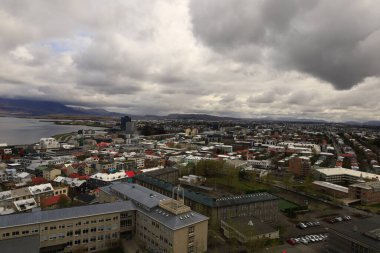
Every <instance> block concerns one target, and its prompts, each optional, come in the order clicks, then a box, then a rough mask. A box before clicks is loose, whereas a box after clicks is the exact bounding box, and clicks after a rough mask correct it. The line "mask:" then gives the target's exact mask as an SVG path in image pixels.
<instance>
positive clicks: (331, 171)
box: [317, 168, 380, 180]
mask: <svg viewBox="0 0 380 253" xmlns="http://www.w3.org/2000/svg"><path fill="white" fill-rule="evenodd" d="M317 171H318V172H319V173H321V174H324V175H326V176H338V175H349V176H353V177H358V178H360V177H362V178H369V179H377V180H380V175H377V174H373V173H368V172H363V171H357V170H350V169H345V168H324V169H317Z"/></svg>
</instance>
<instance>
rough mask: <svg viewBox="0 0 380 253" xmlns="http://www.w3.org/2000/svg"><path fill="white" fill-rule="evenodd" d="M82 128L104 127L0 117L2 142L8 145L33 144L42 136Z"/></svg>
mask: <svg viewBox="0 0 380 253" xmlns="http://www.w3.org/2000/svg"><path fill="white" fill-rule="evenodd" d="M80 129H97V130H101V129H104V128H97V127H90V126H79V125H55V124H54V122H46V121H41V120H39V119H27V118H13V117H0V143H7V144H8V145H18V144H32V143H36V142H38V141H39V140H40V138H42V137H50V136H53V135H57V134H62V133H69V132H77V131H78V130H80Z"/></svg>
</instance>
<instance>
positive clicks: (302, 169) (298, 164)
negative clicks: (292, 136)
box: [288, 156, 311, 177]
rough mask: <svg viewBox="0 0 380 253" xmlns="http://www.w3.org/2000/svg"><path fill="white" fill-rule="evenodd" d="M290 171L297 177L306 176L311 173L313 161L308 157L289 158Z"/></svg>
mask: <svg viewBox="0 0 380 253" xmlns="http://www.w3.org/2000/svg"><path fill="white" fill-rule="evenodd" d="M288 170H289V172H290V173H292V174H294V175H295V176H297V177H305V176H308V175H309V174H310V171H311V163H310V159H309V158H308V157H304V156H300V157H293V158H291V159H289V168H288Z"/></svg>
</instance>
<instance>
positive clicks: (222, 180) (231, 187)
mask: <svg viewBox="0 0 380 253" xmlns="http://www.w3.org/2000/svg"><path fill="white" fill-rule="evenodd" d="M207 184H208V186H209V187H214V185H216V187H219V188H220V187H222V188H224V189H225V190H227V191H233V192H249V191H262V190H267V189H268V186H267V185H264V184H261V183H258V182H255V183H253V182H248V181H242V180H239V178H238V177H234V178H227V177H213V178H207Z"/></svg>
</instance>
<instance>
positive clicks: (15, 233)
mask: <svg viewBox="0 0 380 253" xmlns="http://www.w3.org/2000/svg"><path fill="white" fill-rule="evenodd" d="M19 234H20V232H19V231H13V232H12V235H19Z"/></svg>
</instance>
